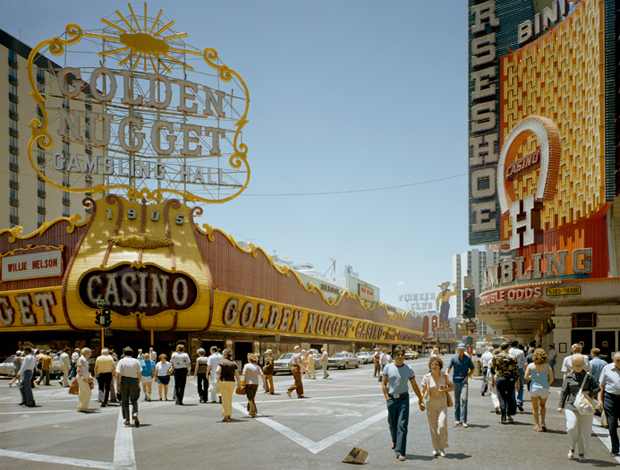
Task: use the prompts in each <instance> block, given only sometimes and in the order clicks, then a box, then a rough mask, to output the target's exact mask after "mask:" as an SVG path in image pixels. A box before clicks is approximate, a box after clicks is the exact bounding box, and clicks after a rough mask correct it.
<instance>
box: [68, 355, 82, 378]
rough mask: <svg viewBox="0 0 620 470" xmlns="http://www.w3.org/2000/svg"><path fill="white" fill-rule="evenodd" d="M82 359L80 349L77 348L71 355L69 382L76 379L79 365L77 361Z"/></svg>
mask: <svg viewBox="0 0 620 470" xmlns="http://www.w3.org/2000/svg"><path fill="white" fill-rule="evenodd" d="M79 358H80V348H76V350H75V351H74V352H73V354H71V373H70V374H69V380H71V379H72V378H73V377H75V374H76V372H77V371H76V370H75V366H76V365H77V361H78V359H79Z"/></svg>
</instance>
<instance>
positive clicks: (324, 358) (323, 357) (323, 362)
mask: <svg viewBox="0 0 620 470" xmlns="http://www.w3.org/2000/svg"><path fill="white" fill-rule="evenodd" d="M328 359H329V355H328V354H327V351H323V355H322V356H321V364H323V365H327V363H328V362H329V361H328Z"/></svg>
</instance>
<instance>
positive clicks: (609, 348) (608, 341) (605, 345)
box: [594, 331, 617, 363]
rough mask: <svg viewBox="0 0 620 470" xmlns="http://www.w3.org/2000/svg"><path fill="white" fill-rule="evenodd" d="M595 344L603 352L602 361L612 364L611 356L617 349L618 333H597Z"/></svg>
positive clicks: (595, 333)
mask: <svg viewBox="0 0 620 470" xmlns="http://www.w3.org/2000/svg"><path fill="white" fill-rule="evenodd" d="M594 335H595V341H594V344H595V345H596V347H597V348H599V349H600V350H601V359H605V360H606V361H607V362H608V363H609V362H611V356H612V354H613V353H614V351H617V349H616V332H615V331H595V332H594Z"/></svg>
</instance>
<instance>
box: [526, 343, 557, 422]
mask: <svg viewBox="0 0 620 470" xmlns="http://www.w3.org/2000/svg"><path fill="white" fill-rule="evenodd" d="M547 361H548V356H547V353H546V352H545V350H544V349H536V350H534V354H533V356H532V363H531V364H528V366H527V369H526V371H525V381H526V382H528V383H529V384H530V398H531V399H532V409H533V411H534V423H536V426H535V427H534V431H546V430H547V425H546V424H545V416H546V415H547V408H546V404H547V398H549V385H550V384H551V383H553V370H551V368H550V367H549V364H548V363H547ZM539 416H540V422H539Z"/></svg>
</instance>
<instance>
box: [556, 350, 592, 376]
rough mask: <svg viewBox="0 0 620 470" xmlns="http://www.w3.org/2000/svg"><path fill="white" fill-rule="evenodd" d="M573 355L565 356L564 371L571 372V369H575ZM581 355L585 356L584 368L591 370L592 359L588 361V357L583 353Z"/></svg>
mask: <svg viewBox="0 0 620 470" xmlns="http://www.w3.org/2000/svg"><path fill="white" fill-rule="evenodd" d="M573 356H574V354H573ZM573 356H566V357H565V358H564V361H563V362H562V372H570V371H571V370H573V363H572V357H573ZM580 356H582V357H583V370H587V371H589V370H590V361H588V357H587V356H584V355H583V354H580ZM595 378H596V377H595Z"/></svg>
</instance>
